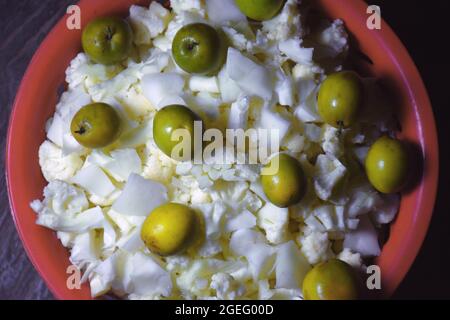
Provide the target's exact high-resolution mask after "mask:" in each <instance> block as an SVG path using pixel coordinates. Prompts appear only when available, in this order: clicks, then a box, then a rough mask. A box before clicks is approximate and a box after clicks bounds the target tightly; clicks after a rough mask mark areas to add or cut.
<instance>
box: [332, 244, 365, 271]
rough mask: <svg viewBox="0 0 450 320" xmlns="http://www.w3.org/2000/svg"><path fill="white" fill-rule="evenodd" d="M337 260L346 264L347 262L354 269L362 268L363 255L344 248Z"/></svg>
mask: <svg viewBox="0 0 450 320" xmlns="http://www.w3.org/2000/svg"><path fill="white" fill-rule="evenodd" d="M337 258H338V259H339V260H342V261H344V262H347V263H348V264H349V265H351V266H352V267H354V268H361V266H362V259H361V255H360V254H359V253H357V252H352V251H351V250H350V249H348V248H344V249H343V250H342V251H341V252H340V253H339V254H338V255H337Z"/></svg>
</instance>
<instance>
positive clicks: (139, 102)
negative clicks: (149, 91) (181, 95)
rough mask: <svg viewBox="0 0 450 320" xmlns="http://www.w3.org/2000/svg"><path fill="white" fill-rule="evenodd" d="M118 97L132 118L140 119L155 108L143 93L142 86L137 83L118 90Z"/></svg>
mask: <svg viewBox="0 0 450 320" xmlns="http://www.w3.org/2000/svg"><path fill="white" fill-rule="evenodd" d="M116 99H117V101H118V102H119V103H120V104H121V105H122V106H123V108H124V110H125V112H126V114H127V115H128V116H129V117H130V118H131V119H139V118H141V117H144V116H146V115H148V114H149V112H150V111H152V110H154V109H153V108H152V105H151V104H150V103H149V101H148V100H147V98H146V97H145V96H144V94H143V93H142V90H141V87H140V86H137V85H132V86H131V87H130V88H128V90H123V91H119V92H117V93H116Z"/></svg>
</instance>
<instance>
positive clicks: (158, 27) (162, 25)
mask: <svg viewBox="0 0 450 320" xmlns="http://www.w3.org/2000/svg"><path fill="white" fill-rule="evenodd" d="M169 20H170V12H169V10H167V9H166V8H164V7H163V6H162V5H160V4H159V3H158V2H156V1H152V3H151V4H150V7H149V8H148V9H146V8H143V7H140V6H136V5H132V6H131V7H130V22H131V25H132V26H133V29H134V42H135V43H136V44H137V45H144V44H150V43H151V39H153V38H156V37H157V36H159V35H160V34H161V33H163V31H164V30H165V29H166V27H167V25H168V24H169Z"/></svg>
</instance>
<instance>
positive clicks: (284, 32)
mask: <svg viewBox="0 0 450 320" xmlns="http://www.w3.org/2000/svg"><path fill="white" fill-rule="evenodd" d="M262 30H263V31H264V32H265V33H266V34H267V38H269V39H270V40H274V41H284V40H286V39H288V38H289V37H291V36H292V35H301V20H300V13H299V10H298V3H297V1H296V0H288V1H286V4H285V5H284V8H283V9H282V11H281V12H280V13H279V14H278V15H276V16H275V17H274V18H273V19H271V20H268V21H264V22H263V27H262Z"/></svg>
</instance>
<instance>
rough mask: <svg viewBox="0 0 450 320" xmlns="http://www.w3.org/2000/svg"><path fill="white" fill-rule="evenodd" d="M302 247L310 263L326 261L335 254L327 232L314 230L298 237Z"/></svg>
mask: <svg viewBox="0 0 450 320" xmlns="http://www.w3.org/2000/svg"><path fill="white" fill-rule="evenodd" d="M297 243H298V244H299V245H300V249H301V251H302V253H303V254H304V256H305V257H306V259H307V260H308V262H309V263H310V264H317V263H319V262H322V261H326V260H328V259H329V258H331V257H332V256H333V252H332V251H331V242H330V241H329V240H328V234H327V233H325V232H316V231H312V232H310V233H309V234H304V235H300V236H299V237H298V238H297Z"/></svg>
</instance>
